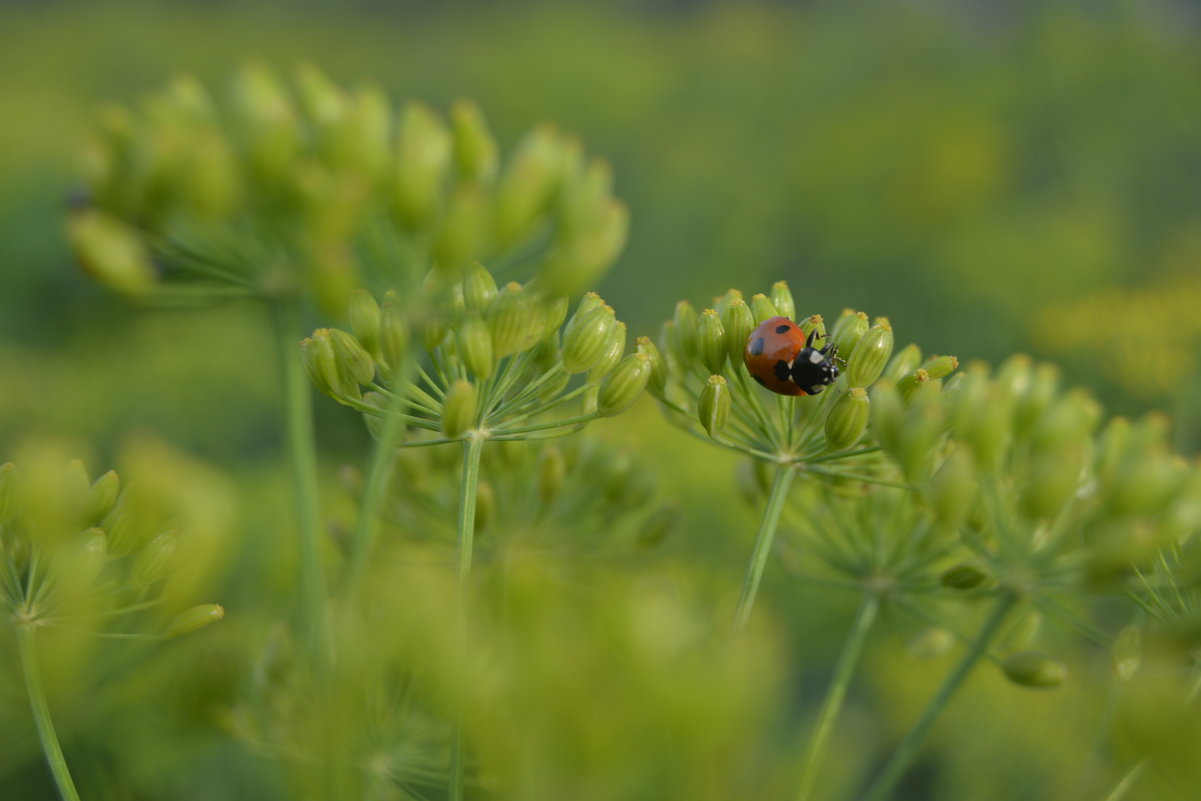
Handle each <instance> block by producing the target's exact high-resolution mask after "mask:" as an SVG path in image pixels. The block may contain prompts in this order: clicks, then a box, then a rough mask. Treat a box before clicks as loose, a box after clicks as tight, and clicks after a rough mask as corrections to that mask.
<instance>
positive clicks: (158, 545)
mask: <svg viewBox="0 0 1201 801" xmlns="http://www.w3.org/2000/svg"><path fill="white" fill-rule="evenodd" d="M178 549H179V535H178V534H176V533H175V532H174V531H167V532H164V533H162V534H159V535H158V536H157V537H155V538H154V539H152V540H151V541H150V542H148V543H147V544H146V547H145V548H143V549H142V552H141V553H139V554H138V558H137V559H136V560H135V561H134V563H133V573H132V576H131V578H132V579H133V584H134V586H135V587H145V586H147V585H149V584H153V583H154V582H156V581H158V580H159V579H161V578H162V577H163V576H165V575H166V574H167V571H168V570H170V568H171V563H172V561H173V560H174V559H175V553H176V551H177V550H178Z"/></svg>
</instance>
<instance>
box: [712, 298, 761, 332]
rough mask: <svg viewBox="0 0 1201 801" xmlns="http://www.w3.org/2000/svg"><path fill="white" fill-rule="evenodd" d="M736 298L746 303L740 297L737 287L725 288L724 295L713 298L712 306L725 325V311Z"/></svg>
mask: <svg viewBox="0 0 1201 801" xmlns="http://www.w3.org/2000/svg"><path fill="white" fill-rule="evenodd" d="M736 300H742V302H743V304H745V303H746V301H745V300H743V298H742V293H741V292H739V291H738V290H737V289H727V290H726V292H725V294H724V295H721V296H720V297H716V298H714V299H713V308H714V309H716V310H717V313H718V315H720V316H721V322H722V325H725V322H726V311H727V310H728V309H729V308H730V305H731V304H732V303H733V302H734V301H736ZM753 327H754V326H752V328H753Z"/></svg>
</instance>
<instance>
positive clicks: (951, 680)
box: [863, 593, 1017, 801]
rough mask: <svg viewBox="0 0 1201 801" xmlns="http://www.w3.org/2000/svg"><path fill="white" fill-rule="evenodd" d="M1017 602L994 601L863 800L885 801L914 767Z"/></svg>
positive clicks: (1007, 596) (1011, 596) (1008, 599)
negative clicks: (938, 723) (976, 630)
mask: <svg viewBox="0 0 1201 801" xmlns="http://www.w3.org/2000/svg"><path fill="white" fill-rule="evenodd" d="M1016 602H1017V596H1016V595H1014V594H1013V593H1006V594H1005V595H1004V596H1002V597H1001V599H1000V600H999V601H998V602H997V605H996V607H994V608H993V611H992V613H991V614H990V615H989V616H988V619H987V620H985V621H984V626H983V627H982V628H981V629H980V633H979V634H977V635H976V639H975V640H974V641H973V642H972V645H971V648H969V649H968V651H967V653H965V654H964V655H963V657H962V658H961V659H960V660H959V664H957V665H955V667H954V669H952V671H951V672H950V674H948V675H947V677H946V678H945V679H943V682H942V686H940V687H939V688H938V691H937V692H936V693H934V697H933V698H931V699H930V701H929V703H927V704H926V708H925V709H923V710H922V714H921V717H919V718H918V719H917V722H916V723H914V724H913V728H911V729H910V730H909V733H908V734H906V735H905V737H904V739H902V740H901V743H900V745H898V746H897V750H896V751H894V752H893V754H892V758H891V759H889V760H888V764H886V765H885V766H884V770H883V771H881V773H880V775H879V776H877V777H876V781H875V782H874V783H873V784H872V786H871V788H869V789H868V791H867V794H866V795H864V796H863V801H884V799H886V798H888V796H889V794H890V793H891V792H892V791H893V789H894V788H895V787H896V784H897V782H898V781H900V780H901V777H902V776H904V775H905V772H906V771H907V770H909V767H910V766H911V765H912V764H913V760H914V759H916V758H917V755H918V753H919V752H920V751H921V749H922V746H923V745H925V743H926V738H927V737H929V735H930V730H931V729H933V728H934V722H935V721H936V720H938V716H939V715H940V714H942V711H943V709H945V708H946V706H947V704H948V703H949V702H950V700H951V696H953V695H954V694H955V691H956V690H958V689H959V686H960V685H961V684H963V681H964V679H966V678H967V677H968V674H969V673H971V672H972V668H973V667H975V666H976V663H977V662H979V661H980V659H981V657H983V656H984V655H985V654H986V653H988V646H989V643H990V642H991V641H992V638H993V637H995V636H996V634H997V631H998V630H999V629H1000V628H1001V624H1002V623H1003V622H1005V617H1006V615H1008V614H1009V610H1010V609H1011V608H1013V605H1014V603H1016Z"/></svg>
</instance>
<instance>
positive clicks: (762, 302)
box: [751, 294, 781, 325]
mask: <svg viewBox="0 0 1201 801" xmlns="http://www.w3.org/2000/svg"><path fill="white" fill-rule="evenodd" d="M751 314H753V315H755V325H758V324H759V323H761V322H763V321H764V320H770V319H771V318H772V317H780V316H781V315H780V313H779V312H778V311H776V307H775V305H774V304H773V303H772V302H771V301H770V300H768V299H767V295H763V294H759V295H752V296H751Z"/></svg>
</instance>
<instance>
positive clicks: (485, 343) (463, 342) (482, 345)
mask: <svg viewBox="0 0 1201 801" xmlns="http://www.w3.org/2000/svg"><path fill="white" fill-rule="evenodd" d="M458 345H459V358H460V359H461V360H462V361H463V365H464V366H465V367H466V368H467V369H468V370H470V371H471V372H472V373H473V374H474V375H475V379H476V381H486V380H488V379H489V378H490V377H491V376H492V371H493V370H494V369H495V368H496V358H495V357H494V356H493V354H492V335H491V334H490V333H488V326H487V324H486V323H485V322H484V319H483V318H482V317H480V316H479V314H476V313H475V312H472V313H470V314H468V315H467V316H466V317H465V318H463V324H462V325H461V326H460V327H459V337H458Z"/></svg>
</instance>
